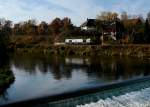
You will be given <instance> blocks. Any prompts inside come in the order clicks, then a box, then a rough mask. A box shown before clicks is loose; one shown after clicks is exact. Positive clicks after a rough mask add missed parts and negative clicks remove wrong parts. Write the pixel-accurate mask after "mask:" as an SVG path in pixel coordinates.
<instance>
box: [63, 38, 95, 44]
mask: <svg viewBox="0 0 150 107" xmlns="http://www.w3.org/2000/svg"><path fill="white" fill-rule="evenodd" d="M91 42H92V41H91V39H90V38H88V39H65V44H83V45H84V44H91Z"/></svg>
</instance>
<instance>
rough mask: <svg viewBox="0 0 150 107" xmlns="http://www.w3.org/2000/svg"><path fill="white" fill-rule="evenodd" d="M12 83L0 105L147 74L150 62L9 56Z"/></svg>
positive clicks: (113, 58) (124, 59) (97, 58)
mask: <svg viewBox="0 0 150 107" xmlns="http://www.w3.org/2000/svg"><path fill="white" fill-rule="evenodd" d="M10 63H11V69H12V70H13V72H14V74H15V78H16V79H15V82H14V83H13V84H12V85H11V87H10V88H9V89H7V90H6V93H5V95H4V96H5V98H4V97H0V104H4V103H10V102H16V101H21V100H26V99H32V98H37V97H43V96H49V95H54V94H59V93H63V92H68V91H73V90H78V89H81V88H87V87H91V86H95V85H98V84H107V83H110V82H114V81H123V80H125V79H131V78H137V77H143V76H146V75H149V74H150V72H149V65H150V62H149V60H142V59H135V58H119V57H102V56H101V57H90V58H80V57H67V58H62V57H58V56H50V55H29V54H27V55H20V54H19V55H18V54H17V55H12V56H11V60H10Z"/></svg>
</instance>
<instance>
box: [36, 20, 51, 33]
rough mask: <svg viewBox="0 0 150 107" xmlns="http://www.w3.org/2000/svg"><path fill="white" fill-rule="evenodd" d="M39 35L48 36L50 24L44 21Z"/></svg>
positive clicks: (40, 25)
mask: <svg viewBox="0 0 150 107" xmlns="http://www.w3.org/2000/svg"><path fill="white" fill-rule="evenodd" d="M38 34H39V35H48V34H49V29H48V24H47V23H46V22H45V21H42V22H41V23H40V24H39V26H38Z"/></svg>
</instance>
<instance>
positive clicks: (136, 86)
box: [1, 76, 150, 107]
mask: <svg viewBox="0 0 150 107" xmlns="http://www.w3.org/2000/svg"><path fill="white" fill-rule="evenodd" d="M148 87H150V76H147V77H144V78H138V79H130V80H126V81H124V82H117V83H111V84H107V85H103V86H95V87H92V88H88V89H81V90H78V91H73V92H68V93H63V94H59V95H54V96H48V97H45V98H39V99H34V100H30V101H23V102H17V103H13V104H7V105H1V106H3V107H20V106H21V107H27V106H28V107H29V106H30V107H76V106H77V105H84V104H86V103H91V102H97V101H99V100H100V99H106V98H112V97H113V96H119V95H123V94H126V93H129V92H132V91H138V90H141V89H145V88H148ZM33 105H34V106H33Z"/></svg>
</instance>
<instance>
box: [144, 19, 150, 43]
mask: <svg viewBox="0 0 150 107" xmlns="http://www.w3.org/2000/svg"><path fill="white" fill-rule="evenodd" d="M144 34H145V42H146V43H150V25H149V22H148V19H146V22H145V28H144Z"/></svg>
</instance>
